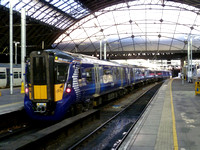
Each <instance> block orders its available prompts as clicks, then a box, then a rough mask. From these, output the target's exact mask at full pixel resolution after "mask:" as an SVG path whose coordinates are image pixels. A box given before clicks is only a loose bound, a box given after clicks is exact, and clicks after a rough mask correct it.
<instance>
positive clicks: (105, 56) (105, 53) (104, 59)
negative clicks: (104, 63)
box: [104, 42, 106, 60]
mask: <svg viewBox="0 0 200 150" xmlns="http://www.w3.org/2000/svg"><path fill="white" fill-rule="evenodd" d="M104 60H106V42H105V43H104Z"/></svg>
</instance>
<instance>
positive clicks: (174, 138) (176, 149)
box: [170, 79, 178, 150]
mask: <svg viewBox="0 0 200 150" xmlns="http://www.w3.org/2000/svg"><path fill="white" fill-rule="evenodd" d="M173 80H174V79H171V81H170V97H171V111H172V125H173V141H174V150H178V139H177V132H176V120H175V114H174V104H173V96H172V82H173Z"/></svg>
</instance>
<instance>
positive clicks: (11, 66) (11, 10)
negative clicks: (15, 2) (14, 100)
mask: <svg viewBox="0 0 200 150" xmlns="http://www.w3.org/2000/svg"><path fill="white" fill-rule="evenodd" d="M12 7H13V6H12V1H10V18H9V24H10V94H11V95H12V94H13V8H12Z"/></svg>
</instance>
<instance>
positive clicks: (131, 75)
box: [130, 68, 133, 78]
mask: <svg viewBox="0 0 200 150" xmlns="http://www.w3.org/2000/svg"><path fill="white" fill-rule="evenodd" d="M130 77H131V78H133V69H132V68H131V69H130Z"/></svg>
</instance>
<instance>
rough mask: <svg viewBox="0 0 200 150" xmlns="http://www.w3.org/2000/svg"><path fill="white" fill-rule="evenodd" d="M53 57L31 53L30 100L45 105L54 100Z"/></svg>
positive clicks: (46, 54)
mask: <svg viewBox="0 0 200 150" xmlns="http://www.w3.org/2000/svg"><path fill="white" fill-rule="evenodd" d="M53 61H54V56H53V55H49V54H48V53H45V52H43V53H41V52H39V51H38V52H33V53H31V55H30V64H31V65H30V79H31V88H32V90H31V91H32V93H31V95H32V97H31V99H32V100H33V101H34V102H37V103H38V104H39V103H46V102H53V100H54V87H53V85H54V64H53Z"/></svg>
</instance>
